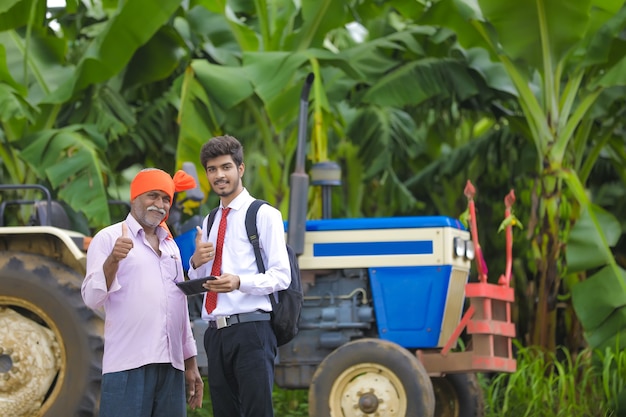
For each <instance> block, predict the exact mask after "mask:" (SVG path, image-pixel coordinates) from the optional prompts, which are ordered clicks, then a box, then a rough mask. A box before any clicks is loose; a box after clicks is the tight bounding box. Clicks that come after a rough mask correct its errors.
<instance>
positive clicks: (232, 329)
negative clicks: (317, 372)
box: [189, 136, 291, 417]
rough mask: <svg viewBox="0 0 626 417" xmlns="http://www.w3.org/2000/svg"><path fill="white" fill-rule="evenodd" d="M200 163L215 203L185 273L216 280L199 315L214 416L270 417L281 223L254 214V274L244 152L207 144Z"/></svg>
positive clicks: (233, 145)
mask: <svg viewBox="0 0 626 417" xmlns="http://www.w3.org/2000/svg"><path fill="white" fill-rule="evenodd" d="M200 162H201V163H202V166H204V167H205V169H206V176H207V179H208V180H209V184H210V185H211V189H212V190H213V192H215V193H216V194H217V195H218V196H219V197H220V210H218V213H217V214H216V216H215V221H214V223H213V227H212V228H211V230H210V231H209V233H208V239H207V230H206V229H207V218H208V216H207V218H205V219H204V224H203V228H202V230H198V234H197V236H196V249H195V251H194V253H193V255H192V257H191V260H190V266H191V269H190V270H189V276H190V277H191V278H198V277H204V276H209V275H213V276H216V277H217V279H215V280H211V281H207V283H206V284H204V286H205V288H207V290H208V292H207V293H206V294H205V296H204V303H203V308H202V317H203V318H204V319H206V320H208V324H209V327H208V329H207V331H206V333H205V335H204V347H205V349H206V353H207V358H208V374H209V391H210V392H211V401H212V404H213V415H214V416H215V417H253V416H254V417H271V416H273V415H274V411H273V407H272V389H273V388H274V360H275V358H276V353H277V347H276V336H275V335H274V332H273V330H272V327H271V324H270V314H269V312H270V311H272V304H271V302H270V300H269V297H272V296H273V293H274V292H275V291H278V290H283V289H286V288H287V287H288V286H289V283H290V282H291V272H290V266H289V258H288V255H287V250H286V247H285V229H284V225H283V219H282V215H281V213H280V211H278V210H276V209H275V208H274V207H272V206H270V205H268V204H265V205H263V206H261V207H260V209H259V212H258V213H257V227H258V234H259V242H260V247H261V255H262V258H263V261H264V263H265V266H266V271H265V273H263V274H261V273H259V271H258V269H257V264H256V261H255V257H254V251H253V249H252V245H251V244H250V241H249V240H248V235H247V233H246V227H245V217H246V211H247V210H248V207H249V206H250V204H251V203H252V202H253V201H254V197H252V196H251V195H250V194H249V193H248V191H247V190H246V189H245V188H244V187H243V183H242V178H243V174H244V171H245V166H244V163H243V147H242V146H241V144H240V143H239V141H238V140H237V139H235V138H234V137H232V136H218V137H215V138H212V139H211V140H209V141H208V142H207V143H205V144H204V145H203V146H202V149H201V151H200ZM198 229H200V228H198ZM220 264H221V265H220Z"/></svg>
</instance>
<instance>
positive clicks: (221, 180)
mask: <svg viewBox="0 0 626 417" xmlns="http://www.w3.org/2000/svg"><path fill="white" fill-rule="evenodd" d="M205 168H206V177H207V179H208V180H209V184H210V185H211V189H212V190H213V191H214V192H215V193H216V194H217V195H219V196H220V198H226V199H228V197H231V196H232V197H234V196H235V195H236V193H237V192H238V191H240V189H241V187H242V185H241V177H243V172H244V164H243V163H242V164H241V165H239V166H237V165H236V164H235V161H233V158H232V156H230V155H222V156H218V157H217V158H213V159H209V160H208V161H207V163H206V167H205Z"/></svg>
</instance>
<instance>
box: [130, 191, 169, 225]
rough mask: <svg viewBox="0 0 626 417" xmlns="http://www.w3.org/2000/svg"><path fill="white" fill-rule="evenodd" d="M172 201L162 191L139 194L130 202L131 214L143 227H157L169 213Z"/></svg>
mask: <svg viewBox="0 0 626 417" xmlns="http://www.w3.org/2000/svg"><path fill="white" fill-rule="evenodd" d="M171 205H172V201H171V199H170V196H169V195H168V194H167V193H164V192H163V191H158V190H153V191H148V192H145V193H143V194H139V195H138V196H137V197H136V198H135V199H134V200H133V201H132V202H131V213H132V214H133V217H135V219H137V221H138V222H139V224H140V225H141V226H143V227H157V226H158V225H159V224H160V223H161V222H162V221H163V219H164V218H165V216H167V214H168V213H169V211H170V207H171Z"/></svg>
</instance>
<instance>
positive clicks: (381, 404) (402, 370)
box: [309, 339, 435, 417]
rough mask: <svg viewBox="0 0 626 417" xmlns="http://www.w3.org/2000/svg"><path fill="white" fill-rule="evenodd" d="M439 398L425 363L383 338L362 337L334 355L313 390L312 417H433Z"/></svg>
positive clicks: (322, 367) (318, 373)
mask: <svg viewBox="0 0 626 417" xmlns="http://www.w3.org/2000/svg"><path fill="white" fill-rule="evenodd" d="M434 410H435V396H434V393H433V387H432V384H431V382H430V378H429V377H428V374H427V373H426V370H425V369H424V367H423V366H422V364H421V363H420V361H419V360H418V359H417V358H416V357H415V356H414V355H412V354H411V353H409V352H408V351H407V350H406V349H404V348H402V347H400V346H399V345H397V344H395V343H391V342H388V341H385V340H380V339H359V340H355V341H352V342H350V343H346V344H345V345H343V346H341V347H339V348H338V349H336V350H335V351H333V352H332V353H330V354H329V355H328V356H327V357H326V358H324V360H323V361H322V363H320V365H319V366H318V367H317V370H316V371H315V373H314V374H313V378H312V381H311V385H310V387H309V415H310V416H311V417H329V416H330V417H365V416H369V415H381V416H387V417H396V416H397V417H404V416H420V417H432V416H433V415H434Z"/></svg>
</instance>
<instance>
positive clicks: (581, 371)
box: [482, 347, 626, 417]
mask: <svg viewBox="0 0 626 417" xmlns="http://www.w3.org/2000/svg"><path fill="white" fill-rule="evenodd" d="M517 364H518V367H517V371H516V372H515V373H512V374H499V375H497V376H495V377H494V378H493V379H487V378H482V383H483V391H484V395H485V405H486V413H485V417H496V416H498V417H499V416H503V415H506V416H510V417H620V416H626V390H625V389H624V387H625V385H624V384H625V382H626V351H620V352H615V351H611V350H607V351H605V352H592V351H591V350H584V351H582V352H581V353H580V354H579V355H577V356H576V357H575V358H573V357H572V356H571V355H570V354H569V352H568V351H567V350H565V349H559V351H558V352H557V353H556V354H554V353H546V352H542V351H541V350H539V349H537V348H533V347H527V348H523V347H520V348H519V350H518V356H517Z"/></svg>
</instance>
